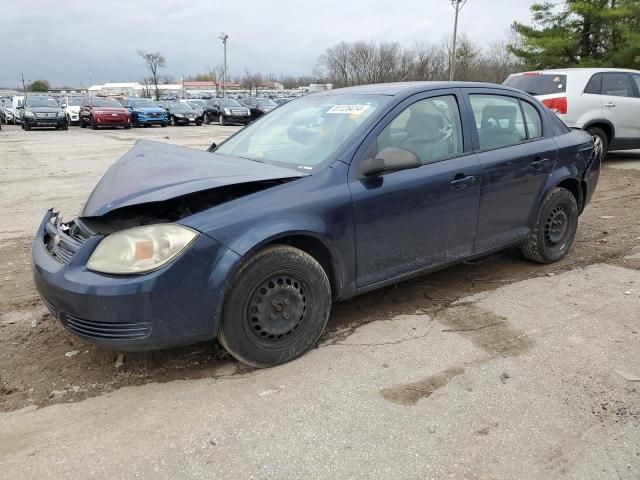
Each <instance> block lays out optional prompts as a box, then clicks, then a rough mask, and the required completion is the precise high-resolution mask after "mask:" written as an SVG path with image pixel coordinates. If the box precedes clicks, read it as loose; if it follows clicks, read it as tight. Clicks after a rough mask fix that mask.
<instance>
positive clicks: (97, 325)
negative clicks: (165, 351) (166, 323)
mask: <svg viewBox="0 0 640 480" xmlns="http://www.w3.org/2000/svg"><path fill="white" fill-rule="evenodd" d="M61 317H62V318H61V319H60V320H61V321H62V323H63V325H64V326H65V327H66V328H67V329H69V330H71V331H72V332H73V333H75V334H77V335H80V336H83V337H88V338H99V339H103V340H138V339H141V338H145V337H148V336H149V334H150V333H151V324H150V323H105V322H94V321H92V320H83V319H81V318H77V317H74V316H71V315H67V314H63V315H62V316H61Z"/></svg>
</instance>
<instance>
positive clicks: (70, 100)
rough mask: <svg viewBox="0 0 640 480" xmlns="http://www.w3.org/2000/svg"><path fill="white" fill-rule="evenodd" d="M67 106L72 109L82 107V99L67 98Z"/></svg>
mask: <svg viewBox="0 0 640 480" xmlns="http://www.w3.org/2000/svg"><path fill="white" fill-rule="evenodd" d="M67 105H71V106H73V107H76V106H80V105H82V97H69V98H68V99H67Z"/></svg>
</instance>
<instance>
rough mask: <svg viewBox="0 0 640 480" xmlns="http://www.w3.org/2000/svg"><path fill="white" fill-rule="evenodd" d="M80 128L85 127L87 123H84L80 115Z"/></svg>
mask: <svg viewBox="0 0 640 480" xmlns="http://www.w3.org/2000/svg"><path fill="white" fill-rule="evenodd" d="M80 128H87V124H86V123H84V119H83V118H82V117H80Z"/></svg>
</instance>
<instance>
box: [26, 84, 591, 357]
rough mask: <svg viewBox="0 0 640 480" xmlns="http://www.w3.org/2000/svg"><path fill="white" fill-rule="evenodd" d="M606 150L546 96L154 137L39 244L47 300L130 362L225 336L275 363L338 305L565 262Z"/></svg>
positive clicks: (402, 103)
mask: <svg viewBox="0 0 640 480" xmlns="http://www.w3.org/2000/svg"><path fill="white" fill-rule="evenodd" d="M599 171H600V154H599V152H597V151H595V149H594V146H593V143H592V140H591V137H590V136H589V135H588V134H586V133H585V132H582V131H579V130H570V129H569V128H567V127H566V126H565V125H564V124H563V123H562V122H561V121H560V120H559V119H558V118H557V117H556V116H555V115H554V114H553V113H552V112H550V111H549V110H547V109H546V108H545V107H544V106H542V105H541V104H540V103H539V102H538V101H537V100H535V99H534V98H532V97H531V96H529V95H527V94H525V93H522V92H520V91H517V90H513V89H510V88H507V87H501V86H496V85H485V84H472V83H398V84H384V85H370V86H363V87H353V88H345V89H341V90H334V91H328V92H323V93H321V94H317V95H312V96H308V97H304V98H300V99H297V100H294V101H292V102H289V103H287V104H286V105H283V106H281V107H280V108H278V109H276V110H274V111H273V112H271V113H270V114H269V115H265V116H264V117H262V118H261V119H259V120H258V121H256V122H254V123H253V124H251V125H249V126H248V127H246V128H244V129H242V130H240V131H239V132H238V133H236V134H235V135H234V136H232V137H231V138H229V139H228V140H226V141H225V142H224V143H222V144H221V145H219V146H215V145H212V148H211V149H210V152H204V151H196V150H190V149H186V148H182V147H177V146H172V145H166V144H161V143H155V142H150V141H140V142H138V143H137V144H136V146H135V147H134V148H133V149H132V150H130V151H129V152H128V153H127V154H126V155H125V156H124V157H123V158H122V159H120V160H119V161H117V162H116V163H115V164H114V165H113V166H112V167H111V168H110V169H109V170H108V171H107V173H106V174H105V176H104V177H103V178H102V180H101V181H100V182H99V183H98V185H97V186H96V188H95V190H94V191H93V193H92V194H91V196H90V197H89V199H88V201H87V203H86V205H85V208H84V211H83V213H82V214H81V216H79V217H78V218H76V219H74V220H73V221H69V222H65V221H62V219H61V216H60V215H59V214H58V213H54V212H53V211H49V212H48V213H47V214H46V216H45V218H44V220H43V221H42V224H41V225H40V228H39V229H38V232H37V235H36V238H35V241H34V243H33V257H34V258H33V260H34V261H33V265H34V270H35V283H36V286H37V289H38V292H39V293H40V295H41V297H42V299H43V301H44V302H45V303H46V304H47V306H48V307H49V309H50V310H51V311H52V313H53V314H54V315H55V316H56V317H57V318H58V319H59V320H60V321H61V322H62V324H63V325H64V326H65V327H66V328H67V329H69V330H70V331H72V332H74V333H75V334H77V335H79V336H81V337H83V338H85V339H88V340H90V341H92V342H95V343H97V344H100V345H104V346H107V347H111V348H114V349H118V350H146V349H156V348H162V347H169V346H175V345H181V344H188V343H193V342H197V341H202V340H212V339H214V338H216V337H217V338H218V339H219V340H220V342H221V343H222V344H223V345H224V346H225V347H226V348H227V350H228V351H229V352H230V353H231V354H232V355H233V356H235V357H236V358H237V359H238V360H240V361H242V362H245V363H247V364H249V365H253V366H257V367H266V366H270V365H275V364H279V363H282V362H286V361H288V360H292V359H294V358H296V357H298V356H299V355H302V354H303V353H304V352H305V351H306V350H308V349H309V348H311V347H312V346H313V345H315V344H316V342H317V341H318V339H319V338H320V335H321V334H322V332H323V330H324V328H325V325H326V323H327V319H328V317H329V311H330V308H331V302H332V299H333V300H340V299H345V298H349V297H352V296H354V295H357V294H360V293H363V292H367V291H370V290H373V289H376V288H380V287H383V286H385V285H389V284H392V283H395V282H399V281H401V280H406V279H408V278H410V277H413V276H416V275H421V274H424V273H426V272H430V271H433V270H435V269H439V268H442V267H445V266H448V265H452V264H454V263H457V262H460V261H462V260H466V259H469V258H471V257H478V256H482V255H486V254H488V253H490V252H493V251H496V250H500V249H504V248H507V247H510V246H513V245H520V248H521V250H522V253H523V254H524V256H525V257H527V258H529V259H531V260H533V261H536V262H540V263H549V262H555V261H557V260H559V259H561V258H562V257H563V256H564V255H566V253H567V252H568V251H569V248H570V247H571V244H572V242H573V239H574V236H575V233H576V228H577V224H578V216H579V215H580V213H581V212H582V211H583V209H584V208H585V206H586V205H587V203H589V200H590V199H591V197H592V196H593V193H594V190H595V188H596V184H597V181H598V176H599Z"/></svg>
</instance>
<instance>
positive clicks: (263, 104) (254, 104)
mask: <svg viewBox="0 0 640 480" xmlns="http://www.w3.org/2000/svg"><path fill="white" fill-rule="evenodd" d="M242 103H243V105H244V106H246V107H247V108H248V109H249V110H250V112H251V120H255V119H256V118H260V117H261V116H262V115H264V114H265V113H269V112H270V111H271V110H273V109H274V108H276V107H277V106H278V104H276V103H274V102H273V100H269V99H268V98H256V97H247V98H243V99H242Z"/></svg>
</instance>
